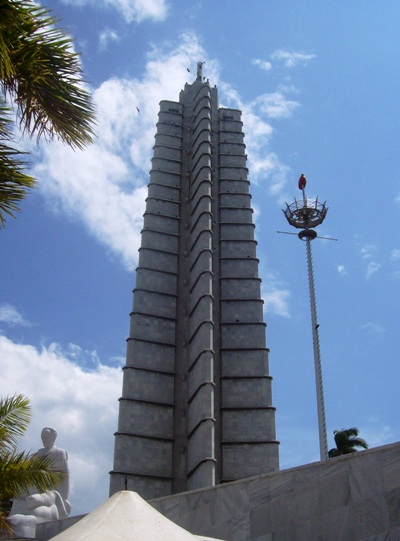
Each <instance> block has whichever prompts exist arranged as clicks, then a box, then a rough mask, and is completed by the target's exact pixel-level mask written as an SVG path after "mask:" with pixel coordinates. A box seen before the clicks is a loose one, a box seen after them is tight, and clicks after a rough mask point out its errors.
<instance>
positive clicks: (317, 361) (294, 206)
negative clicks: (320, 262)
mask: <svg viewBox="0 0 400 541" xmlns="http://www.w3.org/2000/svg"><path fill="white" fill-rule="evenodd" d="M306 183H307V181H306V178H305V176H304V175H301V177H300V178H299V189H300V190H301V191H302V193H303V200H299V201H298V200H297V199H296V198H295V199H294V202H293V203H291V204H290V205H288V204H287V203H286V208H285V209H283V213H284V215H285V217H286V219H287V221H288V222H289V224H290V225H292V226H293V227H296V228H297V229H301V231H300V232H299V233H298V235H297V236H298V237H299V239H301V240H302V241H305V243H306V251H307V269H308V283H309V289H310V305H311V328H312V338H313V348H314V365H315V381H316V387H317V408H318V428H319V448H320V456H321V460H326V459H327V458H328V441H327V437H326V420H325V403H324V389H323V383H322V368H321V353H320V348H319V334H318V327H319V324H318V320H317V305H316V300H315V285H314V270H313V261H312V252H311V241H312V240H314V239H315V238H316V237H317V232H316V231H315V230H314V228H315V227H317V226H318V225H320V224H322V222H323V221H324V219H325V216H326V213H327V212H328V208H327V207H326V202H325V203H320V202H319V201H318V197H317V198H316V199H308V198H307V195H306V192H305V187H306ZM332 240H336V239H332Z"/></svg>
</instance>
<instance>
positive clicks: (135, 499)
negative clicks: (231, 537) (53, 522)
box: [50, 490, 221, 541]
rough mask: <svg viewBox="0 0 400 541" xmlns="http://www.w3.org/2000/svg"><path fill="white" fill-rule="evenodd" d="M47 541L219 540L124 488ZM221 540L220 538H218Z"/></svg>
mask: <svg viewBox="0 0 400 541" xmlns="http://www.w3.org/2000/svg"><path fill="white" fill-rule="evenodd" d="M50 541H218V540H215V539H213V538H211V537H203V536H198V535H193V534H191V533H190V532H188V531H187V530H184V529H183V528H181V527H180V526H177V525H176V524H175V523H174V522H171V521H170V520H169V519H167V518H166V517H164V515H162V514H161V513H159V512H158V511H156V510H155V509H154V508H153V507H152V506H151V505H150V504H148V503H147V502H146V501H145V500H143V499H142V498H141V497H140V496H139V494H137V493H136V492H132V491H128V490H124V491H122V492H117V493H116V494H114V495H113V496H111V498H110V499H108V500H107V501H105V502H104V503H103V504H101V505H99V507H97V508H96V509H95V510H94V511H92V512H91V513H89V514H88V515H86V516H85V517H84V518H83V519H81V520H80V521H79V522H77V523H75V524H74V525H73V526H71V527H70V528H68V529H67V530H65V531H64V532H62V533H60V534H58V535H56V536H55V537H52V538H51V540H50ZM220 541H221V540H220Z"/></svg>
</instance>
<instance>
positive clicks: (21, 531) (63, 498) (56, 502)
mask: <svg viewBox="0 0 400 541" xmlns="http://www.w3.org/2000/svg"><path fill="white" fill-rule="evenodd" d="M56 438H57V432H56V431H55V430H54V428H49V427H46V428H43V430H42V442H43V447H42V448H41V449H39V450H38V451H37V452H36V453H35V456H37V457H48V458H50V459H51V469H54V470H57V471H62V472H64V473H65V478H64V479H63V481H62V482H61V483H60V484H59V485H58V486H57V487H56V490H50V491H48V492H44V493H42V494H35V493H34V489H31V490H30V491H29V492H30V493H29V494H27V495H26V496H25V497H24V498H21V499H18V500H14V502H13V506H12V508H11V512H10V516H9V521H10V522H11V523H12V524H13V526H14V534H15V535H16V536H17V537H18V536H20V537H35V534H36V524H39V523H41V522H50V521H52V520H58V519H61V518H66V517H67V516H68V515H69V514H70V512H71V504H70V503H69V501H68V493H69V470H68V454H67V452H66V451H64V449H59V448H58V447H56V446H55V445H54V443H55V441H56Z"/></svg>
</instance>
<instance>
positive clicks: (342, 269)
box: [336, 265, 347, 276]
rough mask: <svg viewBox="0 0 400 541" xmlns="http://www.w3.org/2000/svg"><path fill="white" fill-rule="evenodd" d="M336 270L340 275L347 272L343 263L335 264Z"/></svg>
mask: <svg viewBox="0 0 400 541" xmlns="http://www.w3.org/2000/svg"><path fill="white" fill-rule="evenodd" d="M336 268H337V271H338V273H339V274H341V275H342V276H345V275H346V274H347V271H346V268H345V266H344V265H336Z"/></svg>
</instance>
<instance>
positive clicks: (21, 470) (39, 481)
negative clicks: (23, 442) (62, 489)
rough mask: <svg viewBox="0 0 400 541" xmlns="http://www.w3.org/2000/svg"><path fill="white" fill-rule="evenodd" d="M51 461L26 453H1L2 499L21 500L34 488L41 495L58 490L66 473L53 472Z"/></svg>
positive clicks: (0, 495) (0, 492)
mask: <svg viewBox="0 0 400 541" xmlns="http://www.w3.org/2000/svg"><path fill="white" fill-rule="evenodd" d="M50 468H51V459H50V458H48V457H38V456H36V455H34V454H33V455H32V454H29V453H26V452H24V451H23V452H16V451H12V452H5V453H1V460H0V498H1V499H6V498H10V497H12V498H19V497H21V496H22V495H23V494H26V493H29V490H30V489H32V487H34V488H35V490H36V491H37V492H39V493H41V492H45V491H46V490H52V489H54V488H56V487H57V486H58V485H59V484H60V483H61V481H62V480H63V479H65V475H66V474H65V473H64V472H61V471H55V470H51V469H50Z"/></svg>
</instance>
